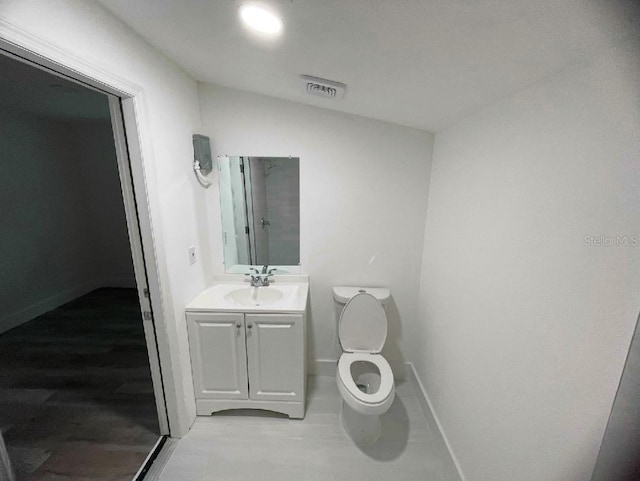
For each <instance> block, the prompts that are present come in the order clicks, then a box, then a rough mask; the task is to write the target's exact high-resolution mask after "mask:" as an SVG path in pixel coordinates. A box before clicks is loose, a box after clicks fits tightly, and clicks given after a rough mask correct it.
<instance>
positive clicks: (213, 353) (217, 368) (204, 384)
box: [187, 312, 248, 399]
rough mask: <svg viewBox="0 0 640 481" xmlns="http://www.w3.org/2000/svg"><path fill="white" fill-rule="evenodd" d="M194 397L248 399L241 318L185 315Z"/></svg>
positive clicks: (238, 315)
mask: <svg viewBox="0 0 640 481" xmlns="http://www.w3.org/2000/svg"><path fill="white" fill-rule="evenodd" d="M187 328H188V331H189V350H190V351H191V370H192V372H193V387H194V389H195V394H196V398H200V399H203V398H215V399H247V397H248V382H247V350H246V345H245V335H244V330H245V329H244V315H243V314H236V313H225V314H214V313H192V312H190V313H188V314H187Z"/></svg>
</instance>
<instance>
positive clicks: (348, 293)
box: [333, 286, 391, 310]
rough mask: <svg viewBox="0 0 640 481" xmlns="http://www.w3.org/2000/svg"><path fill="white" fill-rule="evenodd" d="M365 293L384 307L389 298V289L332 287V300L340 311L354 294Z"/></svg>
mask: <svg viewBox="0 0 640 481" xmlns="http://www.w3.org/2000/svg"><path fill="white" fill-rule="evenodd" d="M362 292H366V293H367V294H371V295H372V296H373V297H375V298H376V299H378V300H379V301H380V304H382V305H383V306H386V305H387V303H388V302H389V299H390V298H391V293H390V292H389V289H387V288H385V287H340V286H337V287H334V288H333V300H334V301H335V302H336V303H337V304H338V306H339V309H340V310H342V308H343V307H344V305H345V304H346V303H347V302H348V301H349V299H351V298H352V297H353V296H355V295H356V294H359V293H362Z"/></svg>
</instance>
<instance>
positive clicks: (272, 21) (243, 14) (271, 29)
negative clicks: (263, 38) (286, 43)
mask: <svg viewBox="0 0 640 481" xmlns="http://www.w3.org/2000/svg"><path fill="white" fill-rule="evenodd" d="M240 18H241V19H242V21H243V22H244V24H245V25H246V26H247V27H249V28H251V29H253V30H256V31H257V32H260V33H266V34H268V35H277V34H279V33H280V32H281V31H282V20H280V18H279V17H278V16H277V15H275V14H274V13H273V12H271V11H269V10H267V9H266V8H264V7H261V6H258V5H243V6H242V7H240Z"/></svg>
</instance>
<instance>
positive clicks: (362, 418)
mask: <svg viewBox="0 0 640 481" xmlns="http://www.w3.org/2000/svg"><path fill="white" fill-rule="evenodd" d="M389 297H390V295H389V290H388V289H382V288H360V287H334V288H333V298H334V300H335V301H336V302H337V304H338V306H339V307H340V306H342V305H344V308H343V309H342V310H341V313H340V318H339V321H338V336H339V339H340V345H341V346H342V350H343V353H342V355H341V356H340V360H339V361H338V372H337V374H336V379H337V382H338V390H339V391H340V394H341V395H342V399H343V400H344V402H343V403H342V424H343V426H344V428H345V431H347V433H348V434H349V435H350V436H351V438H352V439H353V440H354V441H355V442H356V443H357V444H359V445H362V446H366V445H370V444H373V443H374V442H376V441H377V439H378V437H379V436H380V433H381V425H382V424H381V421H380V415H382V414H384V413H385V412H386V411H387V410H388V409H389V407H390V406H391V404H392V403H393V399H394V397H395V384H394V379H393V372H392V371H391V367H390V366H389V363H388V362H387V360H386V359H385V358H384V357H383V356H382V355H381V354H380V352H381V351H382V347H383V346H384V343H385V341H386V339H387V316H386V314H385V311H384V307H383V305H384V304H386V303H387V302H388V300H389Z"/></svg>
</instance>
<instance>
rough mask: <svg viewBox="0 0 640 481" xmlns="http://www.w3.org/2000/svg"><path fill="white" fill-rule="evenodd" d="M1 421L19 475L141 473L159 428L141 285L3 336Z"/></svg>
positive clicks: (94, 297)
mask: <svg viewBox="0 0 640 481" xmlns="http://www.w3.org/2000/svg"><path fill="white" fill-rule="evenodd" d="M0 429H1V430H2V432H3V435H4V438H5V442H6V443H7V446H8V449H9V454H10V456H11V460H12V462H13V464H14V470H15V471H16V472H17V475H18V479H19V480H20V481H22V480H28V481H36V480H37V481H45V480H46V481H53V480H55V481H70V480H76V481H80V480H82V481H89V480H90V481H97V480H105V481H106V480H109V481H116V480H118V481H120V480H130V479H131V478H132V476H133V475H134V474H135V473H136V471H137V470H138V468H139V467H140V465H141V463H142V462H143V461H144V459H145V457H146V456H147V454H148V452H149V451H150V449H151V448H152V447H153V445H154V444H155V442H156V441H157V439H158V437H159V428H158V419H157V414H156V408H155V401H154V397H153V389H152V384H151V373H150V371H149V361H148V358H147V351H146V345H145V340H144V333H143V330H142V321H141V318H140V309H139V306H138V301H137V297H136V291H135V290H133V289H98V290H96V291H94V292H92V293H90V294H87V295H86V296H83V297H81V298H79V299H76V300H74V301H72V302H70V303H68V304H65V305H64V306H62V307H60V308H58V309H55V310H53V311H51V312H48V313H46V314H44V315H42V316H40V317H38V318H37V319H34V320H33V321H30V322H28V323H26V324H23V325H22V326H19V327H17V328H15V329H12V330H10V331H8V332H6V333H4V334H2V335H0Z"/></svg>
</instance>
